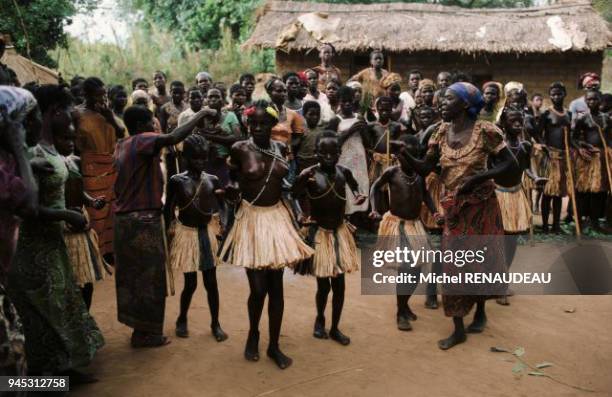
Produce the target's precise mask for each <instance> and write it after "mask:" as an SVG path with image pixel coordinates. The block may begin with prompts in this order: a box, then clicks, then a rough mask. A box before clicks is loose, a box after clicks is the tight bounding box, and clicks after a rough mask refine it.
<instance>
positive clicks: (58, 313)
mask: <svg viewBox="0 0 612 397" xmlns="http://www.w3.org/2000/svg"><path fill="white" fill-rule="evenodd" d="M319 54H320V59H321V64H320V65H318V66H315V67H312V68H310V69H306V70H304V71H294V72H287V73H285V74H284V75H283V76H272V77H271V78H270V79H269V80H268V81H266V82H265V86H264V88H265V95H264V96H265V98H259V97H256V96H255V95H254V92H255V87H256V78H255V76H254V75H253V74H249V73H245V74H243V75H242V76H240V79H239V81H237V82H236V83H235V84H232V85H231V86H230V87H229V89H227V88H226V85H225V84H224V83H222V82H216V81H215V80H214V79H213V76H211V75H210V74H209V73H207V72H200V73H198V74H197V75H196V76H195V81H194V84H193V86H191V84H187V85H186V84H185V83H184V82H181V81H172V82H170V83H169V84H168V81H167V76H166V74H165V73H164V72H162V71H157V72H155V73H154V75H153V84H152V86H149V82H148V81H147V80H146V79H144V78H136V79H134V80H133V82H132V86H131V87H129V88H126V87H124V86H121V85H113V86H107V85H106V84H105V83H104V82H103V81H101V80H100V79H99V78H97V77H89V78H81V77H78V76H77V77H75V78H73V79H72V80H71V82H70V84H67V83H64V82H60V84H57V85H41V86H39V85H36V84H28V85H26V86H25V87H23V88H19V87H16V86H15V85H16V81H15V79H14V76H13V75H11V74H10V73H8V72H7V73H4V70H5V69H6V68H5V69H2V70H0V72H2V74H0V144H1V146H0V178H1V179H2V183H1V184H0V189H1V190H0V200H1V205H0V217H1V219H2V222H0V234H1V249H0V254H1V257H0V260H1V263H0V265H1V266H0V282H1V284H0V288H1V289H0V299H1V309H2V311H1V317H0V321H1V322H2V329H3V332H2V333H1V334H0V335H1V336H2V338H3V339H2V340H1V341H0V343H2V348H3V349H2V351H3V354H4V355H3V356H2V357H1V359H2V362H1V365H2V371H3V374H7V375H9V374H10V375H22V374H26V373H28V374H67V375H69V376H71V383H72V384H74V383H79V382H91V381H93V380H94V378H93V377H92V376H91V375H88V374H86V373H84V372H82V371H80V369H81V368H83V367H85V366H86V365H87V364H89V363H90V362H91V360H92V358H93V357H94V355H95V353H96V351H97V350H98V349H100V347H102V345H103V344H104V340H103V336H102V333H101V332H100V330H99V328H98V326H97V325H96V322H95V320H94V318H93V317H92V315H91V314H90V313H89V309H90V307H91V303H92V296H93V290H94V284H95V283H96V282H98V281H99V280H102V279H104V278H107V277H109V276H110V275H111V274H113V275H114V279H115V283H116V297H117V312H118V320H119V322H121V323H123V324H125V325H127V326H128V327H130V328H132V329H133V332H132V337H131V345H132V346H133V347H134V348H142V347H158V346H164V345H166V344H168V343H169V339H168V338H167V337H166V336H165V335H164V332H163V326H164V317H165V304H166V298H167V296H170V295H174V293H175V290H174V286H175V280H174V275H177V274H180V273H183V280H184V284H183V290H182V292H181V293H180V314H179V316H178V318H177V319H176V323H175V325H176V328H175V332H176V336H178V337H183V338H186V337H188V336H189V327H188V311H189V306H190V303H191V300H192V296H193V294H194V292H195V290H196V288H197V279H198V274H197V273H198V272H201V273H202V280H203V284H204V287H205V289H206V294H207V300H208V306H209V309H210V319H211V322H210V326H211V332H212V335H213V336H214V338H215V339H216V340H217V341H219V342H222V341H225V340H226V339H227V337H228V335H227V334H226V332H225V331H224V330H223V329H222V327H221V323H220V319H219V306H220V296H221V294H220V291H219V287H218V284H217V278H216V269H217V266H219V265H221V264H231V265H235V266H240V267H244V268H245V269H246V275H247V279H248V286H249V289H250V295H249V298H248V302H247V307H248V318H249V332H248V337H247V341H246V344H245V349H244V356H245V358H246V359H247V360H250V361H258V360H259V358H260V356H259V322H260V319H261V315H262V312H263V308H264V303H265V299H266V297H267V298H268V316H269V341H268V347H267V350H266V354H267V355H268V356H269V357H270V358H271V359H272V360H273V361H274V362H275V363H276V364H277V365H278V366H279V367H280V368H283V369H284V368H287V367H288V366H290V365H291V363H292V359H291V358H290V357H289V356H287V355H286V354H285V353H284V352H283V351H282V350H281V349H280V347H279V337H280V331H281V325H282V318H283V311H284V299H283V273H284V269H285V268H289V269H292V270H294V271H295V272H296V273H299V274H303V275H312V276H314V277H316V279H317V291H316V294H315V307H316V316H315V321H314V327H313V335H314V337H316V338H320V339H331V340H333V341H336V342H338V343H340V344H341V345H348V344H350V337H349V336H347V335H345V334H344V333H343V332H342V331H341V330H340V319H341V314H342V309H343V306H344V295H345V275H346V274H348V273H351V272H354V271H357V270H358V269H359V266H360V263H359V262H360V259H359V254H358V248H357V244H356V240H355V237H354V234H355V231H356V230H364V231H370V232H374V233H378V235H379V236H383V237H394V238H396V241H397V242H398V244H402V245H405V246H410V247H416V248H421V247H426V246H430V245H432V244H434V243H433V241H432V240H431V239H430V238H429V237H430V236H431V235H433V234H437V235H441V236H442V238H441V244H442V247H444V248H448V249H466V248H475V249H477V248H478V244H482V241H481V240H478V239H477V238H475V239H471V240H470V239H468V240H465V239H463V240H462V239H456V238H455V237H457V236H476V237H477V236H506V238H505V239H501V240H489V241H488V243H489V244H497V246H495V247H493V249H492V252H494V253H495V254H494V255H492V256H490V257H489V258H488V262H489V263H488V266H489V270H490V271H497V272H503V271H506V270H507V269H508V268H509V267H510V265H511V264H512V261H513V258H514V253H515V251H516V246H517V237H518V236H519V235H521V234H525V233H527V232H528V231H529V230H530V229H532V228H533V213H534V212H541V214H542V223H543V225H542V232H544V233H561V231H562V229H561V212H562V199H563V197H565V196H568V195H569V196H570V198H571V200H570V201H571V203H570V205H569V206H568V208H570V210H569V211H568V216H569V218H572V219H573V221H574V222H575V223H576V224H577V225H578V227H580V226H582V227H583V230H584V228H585V227H587V226H588V227H589V228H591V229H593V230H597V231H599V232H606V230H607V226H606V225H602V224H601V219H602V218H603V217H604V216H605V213H606V205H607V198H608V192H609V191H610V185H611V183H610V179H611V176H610V172H611V168H610V161H612V152H611V151H610V149H609V146H610V145H611V144H612V139H611V138H612V135H611V130H610V122H609V121H610V115H609V111H610V94H602V93H601V92H600V78H599V76H597V75H596V74H595V73H586V74H585V75H584V76H582V77H581V78H580V82H579V85H580V87H581V88H583V89H584V95H583V96H582V97H580V98H578V99H575V100H574V101H572V103H571V104H570V106H569V109H568V108H566V107H565V99H566V98H565V97H566V88H565V85H564V84H563V83H562V82H553V83H552V84H551V85H550V89H549V92H548V98H549V100H550V103H551V106H550V107H548V108H545V107H544V105H543V103H544V101H543V100H544V99H545V96H544V95H543V94H539V93H533V94H532V95H531V96H528V94H527V92H526V90H525V88H524V87H523V85H522V84H521V83H520V82H516V81H513V82H506V83H505V84H502V83H501V82H494V81H493V82H487V83H485V84H484V85H483V86H482V87H481V88H479V87H476V86H475V85H473V84H472V83H471V82H470V77H469V76H468V75H467V74H465V73H460V72H453V73H451V72H447V71H441V72H440V73H438V75H437V81H436V82H434V81H432V80H430V79H426V78H423V75H422V73H421V72H420V71H418V70H412V71H410V72H408V73H407V74H406V77H407V84H406V86H407V89H406V90H402V87H403V84H402V80H403V78H402V76H401V75H400V74H398V73H393V72H389V71H387V70H385V69H384V68H383V65H384V54H383V52H382V51H380V50H375V51H372V53H371V54H370V63H371V66H370V67H369V68H366V69H364V70H362V71H360V72H359V73H357V74H356V75H354V76H352V77H350V78H349V79H348V80H347V81H344V82H343V81H342V80H341V78H342V76H343V73H342V71H341V70H340V69H338V68H337V67H335V66H334V65H333V57H334V55H335V50H334V48H333V46H332V45H331V44H324V45H322V46H321V48H320V52H319ZM551 209H552V223H550V222H549V218H550V212H551ZM432 269H433V271H434V272H438V273H439V272H441V271H443V272H445V273H450V274H453V273H456V272H457V271H458V268H457V267H456V266H453V264H444V263H442V264H440V263H433V264H432ZM462 271H477V269H468V268H464V269H462ZM398 272H400V273H407V274H415V273H418V272H421V268H420V267H400V268H399V270H398ZM415 288H416V285H409V286H403V287H401V288H400V287H398V290H397V327H398V329H399V330H402V331H408V330H411V329H412V324H411V323H412V322H414V321H415V320H416V319H417V316H416V314H415V313H414V312H413V310H412V309H411V307H410V306H409V298H410V296H411V295H412V294H413V293H414V291H415ZM330 292H332V310H331V325H330V326H329V328H328V327H327V326H326V324H327V323H326V319H325V310H326V306H327V301H328V297H329V293H330ZM506 293H507V291H506V290H505V289H500V290H499V291H495V293H491V291H489V293H487V294H484V293H472V294H467V295H466V294H456V293H455V294H451V293H445V290H444V288H443V289H442V305H443V308H444V313H445V314H446V316H448V317H451V318H452V320H453V326H454V329H453V332H452V333H451V335H450V336H449V337H448V338H446V339H443V340H440V341H439V342H438V346H439V347H440V348H441V349H444V350H445V349H449V348H451V347H453V346H454V345H456V344H458V343H462V342H464V341H465V340H466V338H467V336H466V335H467V334H468V333H479V332H482V331H483V329H484V327H485V326H486V322H487V317H486V313H485V302H486V300H487V299H489V298H493V297H494V298H497V299H498V302H499V303H501V304H508V298H507V296H506ZM438 305H439V302H438V291H437V286H436V284H430V285H428V286H427V298H426V302H425V306H426V307H427V308H430V309H437V308H438ZM474 306H475V307H476V309H475V314H474V318H473V321H472V322H471V324H470V325H468V326H464V317H466V316H468V314H469V313H470V312H471V310H472V308H473V307H474ZM6 353H8V354H6ZM26 362H27V364H26ZM26 368H27V369H26ZM26 371H27V372H26Z"/></svg>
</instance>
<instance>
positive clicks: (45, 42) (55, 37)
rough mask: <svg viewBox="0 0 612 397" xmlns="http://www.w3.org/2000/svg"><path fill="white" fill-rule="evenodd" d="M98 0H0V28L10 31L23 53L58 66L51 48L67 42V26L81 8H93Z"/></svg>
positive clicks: (3, 30) (0, 29) (41, 61)
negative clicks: (65, 30) (65, 28)
mask: <svg viewBox="0 0 612 397" xmlns="http://www.w3.org/2000/svg"><path fill="white" fill-rule="evenodd" d="M96 3H97V0H0V32H2V33H8V34H10V35H11V37H12V39H13V43H14V45H15V47H16V49H17V51H19V52H20V53H21V54H24V55H25V54H27V52H28V46H27V43H28V42H29V47H30V51H29V52H30V56H31V57H32V59H33V60H35V61H36V62H39V63H42V64H43V65H47V66H52V67H54V66H56V65H55V64H56V63H55V61H54V60H53V59H52V58H51V57H49V56H48V55H47V50H50V49H53V48H55V47H56V46H65V45H66V43H67V41H66V38H67V37H66V33H65V32H64V26H65V25H69V24H70V23H72V19H71V17H72V16H74V15H75V14H76V13H77V12H78V11H79V10H84V9H91V8H92V7H94V6H95V5H96Z"/></svg>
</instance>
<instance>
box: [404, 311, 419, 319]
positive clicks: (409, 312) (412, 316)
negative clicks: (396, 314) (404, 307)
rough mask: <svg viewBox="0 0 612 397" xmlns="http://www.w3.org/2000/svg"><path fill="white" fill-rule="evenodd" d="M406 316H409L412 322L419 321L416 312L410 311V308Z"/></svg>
mask: <svg viewBox="0 0 612 397" xmlns="http://www.w3.org/2000/svg"><path fill="white" fill-rule="evenodd" d="M406 315H407V316H408V318H409V319H410V321H416V319H417V315H416V314H414V312H413V311H412V310H410V308H408V311H407V312H406Z"/></svg>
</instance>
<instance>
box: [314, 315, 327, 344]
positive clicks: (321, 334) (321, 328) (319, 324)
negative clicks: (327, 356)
mask: <svg viewBox="0 0 612 397" xmlns="http://www.w3.org/2000/svg"><path fill="white" fill-rule="evenodd" d="M312 336H314V337H315V338H318V339H327V338H329V336H328V335H327V331H325V317H319V316H317V319H316V320H315V324H314V331H313V333H312Z"/></svg>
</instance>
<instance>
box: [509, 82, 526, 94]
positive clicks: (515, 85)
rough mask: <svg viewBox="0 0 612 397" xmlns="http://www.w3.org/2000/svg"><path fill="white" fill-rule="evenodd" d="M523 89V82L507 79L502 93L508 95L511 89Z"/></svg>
mask: <svg viewBox="0 0 612 397" xmlns="http://www.w3.org/2000/svg"><path fill="white" fill-rule="evenodd" d="M524 89H525V87H524V86H523V83H519V82H518V81H509V82H507V83H506V85H505V86H504V95H505V96H508V94H509V93H510V91H512V90H519V91H523V90H524Z"/></svg>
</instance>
